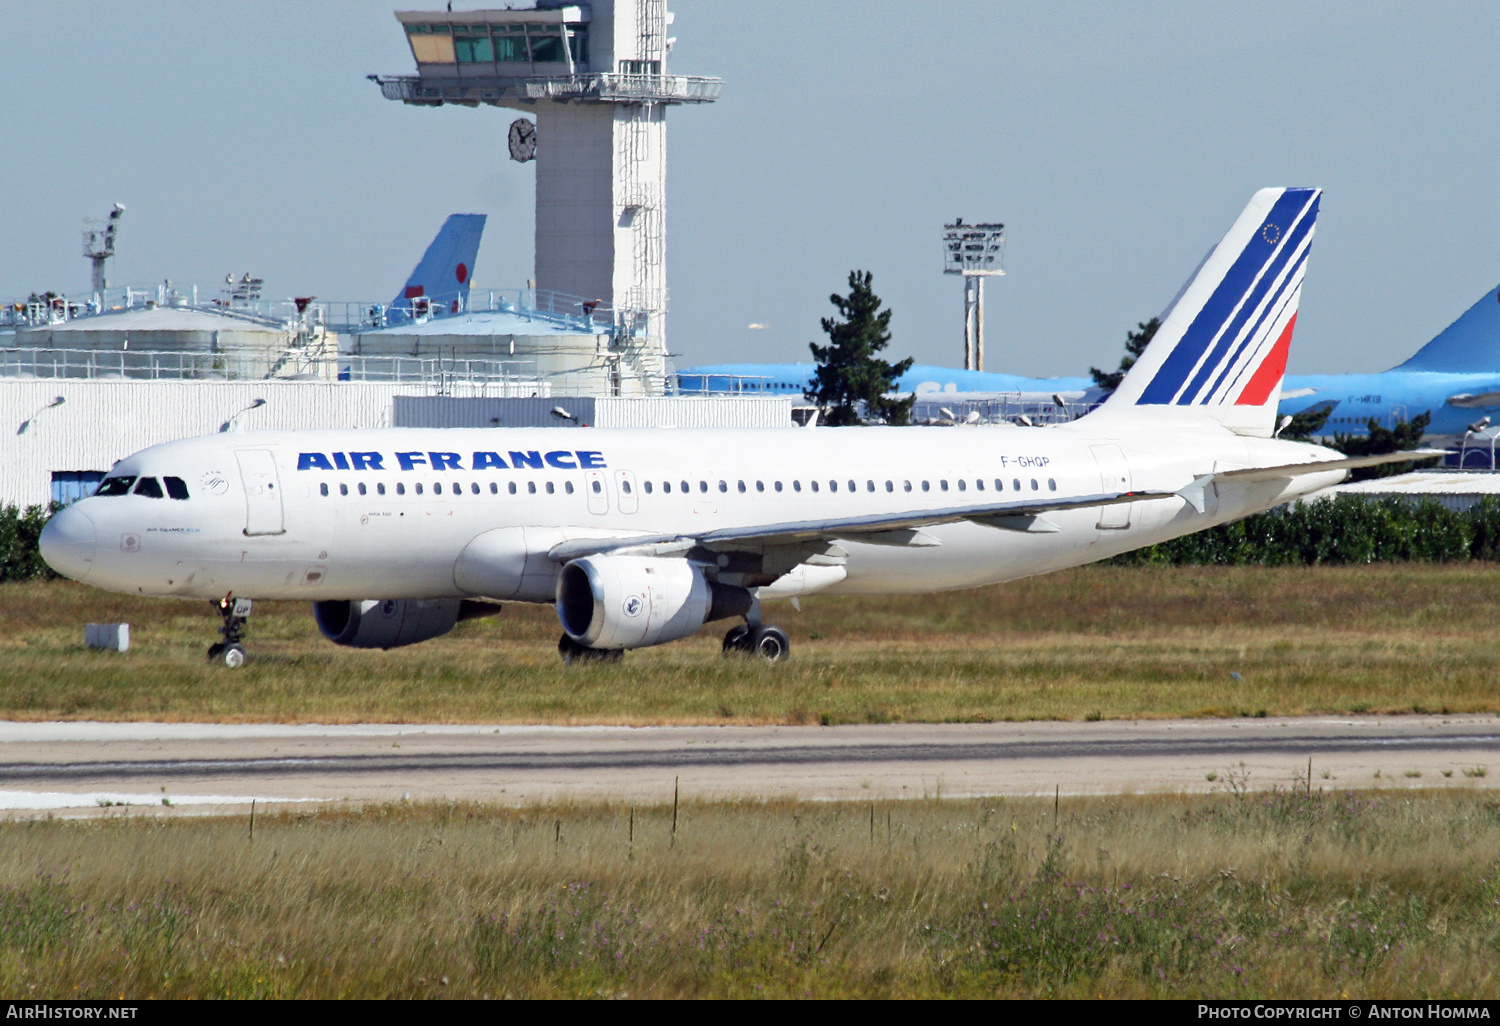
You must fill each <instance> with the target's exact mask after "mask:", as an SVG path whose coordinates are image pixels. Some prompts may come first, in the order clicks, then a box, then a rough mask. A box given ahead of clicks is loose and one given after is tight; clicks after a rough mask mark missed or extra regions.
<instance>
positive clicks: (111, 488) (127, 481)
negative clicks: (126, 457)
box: [94, 477, 135, 495]
mask: <svg viewBox="0 0 1500 1026" xmlns="http://www.w3.org/2000/svg"><path fill="white" fill-rule="evenodd" d="M133 484H135V478H133V477H106V478H105V479H104V480H103V481H101V482H100V483H99V490H98V491H97V492H95V493H94V494H95V495H129V494H130V486H131V485H133Z"/></svg>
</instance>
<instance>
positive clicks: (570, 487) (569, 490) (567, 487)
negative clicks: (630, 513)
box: [563, 481, 630, 495]
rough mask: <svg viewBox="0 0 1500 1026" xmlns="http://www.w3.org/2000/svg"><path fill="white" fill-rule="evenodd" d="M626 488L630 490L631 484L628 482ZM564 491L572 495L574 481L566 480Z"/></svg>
mask: <svg viewBox="0 0 1500 1026" xmlns="http://www.w3.org/2000/svg"><path fill="white" fill-rule="evenodd" d="M625 490H626V491H627V492H628V491H630V485H628V484H627V485H626V486H625ZM563 491H565V492H567V493H568V494H569V495H572V494H573V482H572V481H564V482H563Z"/></svg>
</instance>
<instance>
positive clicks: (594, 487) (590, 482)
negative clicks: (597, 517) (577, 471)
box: [583, 470, 609, 514]
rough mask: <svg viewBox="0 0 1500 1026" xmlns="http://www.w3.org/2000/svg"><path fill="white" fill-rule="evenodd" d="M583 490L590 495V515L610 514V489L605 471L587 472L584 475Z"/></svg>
mask: <svg viewBox="0 0 1500 1026" xmlns="http://www.w3.org/2000/svg"><path fill="white" fill-rule="evenodd" d="M583 490H584V492H585V494H587V495H588V500H589V512H590V513H595V514H603V513H608V512H609V488H608V483H607V481H606V479H605V477H604V471H602V470H589V471H585V472H584V475H583Z"/></svg>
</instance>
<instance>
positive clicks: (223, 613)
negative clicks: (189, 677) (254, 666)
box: [208, 595, 250, 670]
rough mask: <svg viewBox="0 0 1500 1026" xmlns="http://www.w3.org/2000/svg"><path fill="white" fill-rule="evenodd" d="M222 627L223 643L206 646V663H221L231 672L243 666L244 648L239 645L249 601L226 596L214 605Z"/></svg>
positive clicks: (220, 632)
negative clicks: (222, 621) (221, 620)
mask: <svg viewBox="0 0 1500 1026" xmlns="http://www.w3.org/2000/svg"><path fill="white" fill-rule="evenodd" d="M214 608H216V609H217V610H218V611H219V616H220V617H221V618H223V620H224V626H222V627H220V628H219V634H220V635H222V636H223V638H224V640H223V641H216V642H214V643H213V644H212V645H209V646H208V661H209V662H211V663H222V664H223V665H225V666H227V667H229V669H231V670H237V669H239V668H240V667H241V666H244V665H245V646H244V645H241V644H240V641H241V639H242V638H243V637H244V633H245V621H246V620H248V619H249V618H250V600H249V599H247V598H241V599H237V598H235V597H234V596H233V595H226V596H224V597H223V598H222V599H220V600H219V601H218V602H216V603H214Z"/></svg>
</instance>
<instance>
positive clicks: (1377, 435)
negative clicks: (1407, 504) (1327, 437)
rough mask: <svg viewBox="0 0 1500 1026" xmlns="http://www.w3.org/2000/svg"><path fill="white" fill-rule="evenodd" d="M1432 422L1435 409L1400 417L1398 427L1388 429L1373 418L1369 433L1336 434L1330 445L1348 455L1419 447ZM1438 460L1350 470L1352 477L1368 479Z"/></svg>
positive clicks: (1396, 425) (1365, 454) (1390, 474)
mask: <svg viewBox="0 0 1500 1026" xmlns="http://www.w3.org/2000/svg"><path fill="white" fill-rule="evenodd" d="M1430 423H1432V411H1431V410H1429V411H1427V412H1426V413H1422V414H1419V415H1417V416H1415V417H1413V418H1412V419H1411V420H1398V421H1396V423H1395V426H1393V427H1389V428H1385V427H1381V426H1380V422H1379V421H1378V420H1376V419H1375V418H1374V417H1371V418H1370V420H1369V422H1368V423H1367V424H1366V425H1365V427H1366V429H1367V430H1368V431H1369V434H1364V435H1345V434H1335V435H1334V436H1333V441H1332V442H1329V443H1328V448H1330V449H1337V450H1338V451H1339V452H1341V453H1343V454H1344V455H1345V456H1382V455H1384V454H1385V453H1388V452H1401V451H1402V450H1403V449H1415V448H1417V447H1418V446H1419V445H1421V444H1422V436H1423V435H1425V434H1426V433H1427V425H1428V424H1430ZM1436 463H1437V458H1436V457H1434V458H1433V459H1430V460H1415V461H1408V462H1406V463H1382V464H1380V465H1379V466H1374V467H1360V468H1359V469H1358V470H1353V471H1350V473H1349V480H1351V481H1368V480H1370V479H1371V478H1376V477H1392V476H1394V475H1396V474H1405V473H1406V472H1407V471H1410V470H1415V469H1416V468H1418V467H1431V466H1433V465H1435V464H1436Z"/></svg>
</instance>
